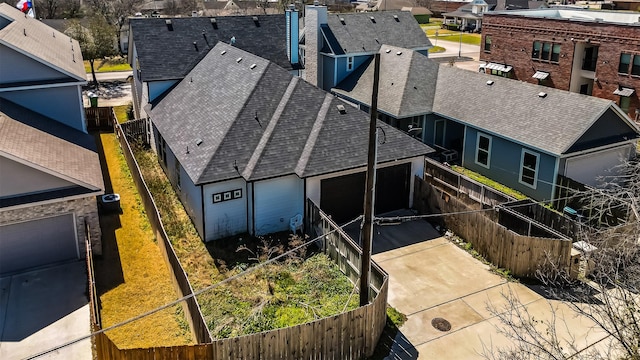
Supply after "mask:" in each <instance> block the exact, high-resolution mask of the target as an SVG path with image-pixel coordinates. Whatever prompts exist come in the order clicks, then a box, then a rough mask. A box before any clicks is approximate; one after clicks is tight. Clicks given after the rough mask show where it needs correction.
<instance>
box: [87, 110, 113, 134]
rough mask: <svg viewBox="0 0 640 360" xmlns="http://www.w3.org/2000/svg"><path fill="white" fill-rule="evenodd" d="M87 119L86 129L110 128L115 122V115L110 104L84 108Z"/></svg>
mask: <svg viewBox="0 0 640 360" xmlns="http://www.w3.org/2000/svg"><path fill="white" fill-rule="evenodd" d="M84 113H85V117H86V119H87V131H94V130H111V129H112V128H113V124H114V123H115V122H116V121H115V119H116V115H115V114H114V113H113V108H112V107H111V106H105V107H88V108H84Z"/></svg>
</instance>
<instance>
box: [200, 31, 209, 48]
mask: <svg viewBox="0 0 640 360" xmlns="http://www.w3.org/2000/svg"><path fill="white" fill-rule="evenodd" d="M202 37H203V38H204V42H205V43H207V46H209V39H207V33H206V32H205V31H204V30H202Z"/></svg>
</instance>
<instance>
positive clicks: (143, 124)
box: [120, 119, 149, 144]
mask: <svg viewBox="0 0 640 360" xmlns="http://www.w3.org/2000/svg"><path fill="white" fill-rule="evenodd" d="M120 126H121V127H122V132H123V133H124V134H125V136H126V137H127V141H129V142H131V141H135V142H140V143H142V144H149V121H148V120H147V119H134V120H129V121H126V122H124V123H122V124H120Z"/></svg>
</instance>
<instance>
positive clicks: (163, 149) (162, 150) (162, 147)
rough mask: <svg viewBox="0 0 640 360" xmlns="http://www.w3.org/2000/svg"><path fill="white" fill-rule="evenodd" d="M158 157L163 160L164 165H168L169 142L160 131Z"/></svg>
mask: <svg viewBox="0 0 640 360" xmlns="http://www.w3.org/2000/svg"><path fill="white" fill-rule="evenodd" d="M158 157H159V158H160V160H162V163H163V164H164V166H165V167H166V166H167V143H166V142H165V141H164V138H163V137H162V135H160V133H158Z"/></svg>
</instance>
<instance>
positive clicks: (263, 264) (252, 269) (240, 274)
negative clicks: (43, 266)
mask: <svg viewBox="0 0 640 360" xmlns="http://www.w3.org/2000/svg"><path fill="white" fill-rule="evenodd" d="M361 219H362V215H360V216H358V217H357V218H355V219H353V220H351V221H349V222H347V223H345V224H343V225H340V226H338V227H337V228H335V229H333V230H331V231H329V232H327V233H324V234H322V235H320V236H317V237H315V238H313V239H311V240H308V241H306V242H304V243H303V244H301V245H298V246H296V247H294V248H292V249H290V250H288V251H287V252H284V253H282V254H280V255H278V256H276V257H274V258H271V259H269V260H267V261H265V262H262V263H259V264H257V265H255V266H252V267H250V268H249V269H247V270H245V271H242V272H240V273H238V274H235V275H233V276H230V277H228V278H226V279H224V280H222V281H219V282H217V283H215V284H212V285H209V286H207V287H205V288H202V289H200V290H198V291H194V292H193V293H192V294H189V295H185V296H183V297H181V298H178V299H177V300H174V301H172V302H170V303H167V304H164V305H162V306H159V307H157V308H155V309H152V310H149V311H147V312H145V313H142V314H140V315H137V316H134V317H132V318H130V319H128V320H125V321H122V322H120V323H117V324H114V325H111V326H109V327H107V328H104V329H100V330H98V331H95V332H92V333H91V334H89V335H85V336H82V337H79V338H77V339H75V340H71V341H69V342H66V343H64V344H62V345H58V346H56V347H53V348H51V349H49V350H45V351H42V352H40V353H37V354H35V355H31V356H28V357H26V358H24V359H25V360H29V359H36V358H38V357H40V356H43V355H46V354H48V353H51V352H54V351H57V350H60V349H62V348H65V347H67V346H70V345H73V344H75V343H77V342H80V341H82V340H86V339H89V338H91V337H93V336H96V335H98V334H102V333H104V332H107V331H110V330H113V329H116V328H119V327H122V326H124V325H127V324H129V323H132V322H134V321H137V320H140V319H142V318H144V317H147V316H149V315H153V314H155V313H157V312H159V311H162V310H164V309H167V308H170V307H172V306H174V305H176V304H179V303H180V302H182V301H185V300H187V299H190V298H192V297H195V296H198V295H200V294H202V293H205V292H207V291H209V290H212V289H214V288H216V287H218V286H220V285H223V284H225V283H227V282H230V281H232V280H235V279H237V278H240V277H242V276H244V275H247V274H250V273H252V272H253V271H255V270H257V269H260V268H262V267H264V266H266V265H268V264H271V263H273V262H276V261H278V260H280V259H281V258H283V257H285V256H287V255H289V254H291V253H293V252H295V251H298V250H300V249H301V248H303V247H305V246H308V245H310V244H311V243H313V242H315V241H317V240H320V239H321V238H323V237H325V236H327V235H329V234H331V233H333V232H336V231H338V230H339V229H342V228H344V227H347V226H349V225H351V224H353V223H355V222H357V221H358V220H361Z"/></svg>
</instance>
